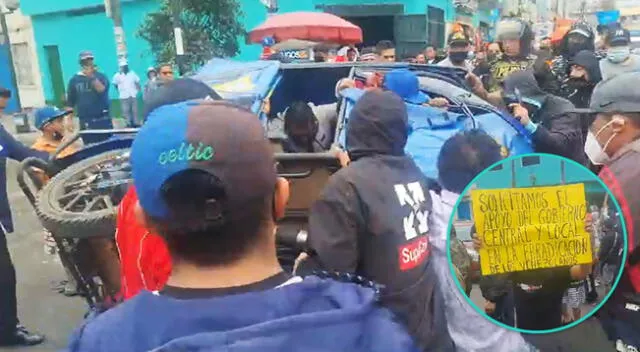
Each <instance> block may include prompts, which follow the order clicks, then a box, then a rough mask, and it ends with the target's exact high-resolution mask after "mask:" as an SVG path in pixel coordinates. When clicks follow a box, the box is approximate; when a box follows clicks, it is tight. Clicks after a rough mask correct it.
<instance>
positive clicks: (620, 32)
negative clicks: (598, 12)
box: [606, 27, 631, 46]
mask: <svg viewBox="0 0 640 352" xmlns="http://www.w3.org/2000/svg"><path fill="white" fill-rule="evenodd" d="M606 42H607V44H608V45H610V46H625V45H629V44H630V43H631V33H630V32H629V31H628V30H626V29H624V28H615V27H612V28H609V30H608V32H607V37H606Z"/></svg>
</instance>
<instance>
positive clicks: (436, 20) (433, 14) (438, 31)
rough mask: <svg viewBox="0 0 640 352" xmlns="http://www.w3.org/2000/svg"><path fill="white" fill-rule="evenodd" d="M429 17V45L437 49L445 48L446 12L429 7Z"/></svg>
mask: <svg viewBox="0 0 640 352" xmlns="http://www.w3.org/2000/svg"><path fill="white" fill-rule="evenodd" d="M427 17H428V18H429V21H428V22H429V30H428V31H427V34H428V35H429V38H428V40H429V44H431V45H435V47H436V48H444V44H445V43H444V31H445V22H444V10H442V9H439V8H437V7H432V6H429V7H428V8H427Z"/></svg>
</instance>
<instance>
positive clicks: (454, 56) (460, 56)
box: [449, 51, 469, 64]
mask: <svg viewBox="0 0 640 352" xmlns="http://www.w3.org/2000/svg"><path fill="white" fill-rule="evenodd" d="M468 55H469V54H468V53H467V52H466V51H462V52H452V53H449V60H451V62H453V63H454V64H461V63H463V62H464V60H466V59H467V57H468Z"/></svg>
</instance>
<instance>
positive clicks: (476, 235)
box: [471, 233, 482, 251]
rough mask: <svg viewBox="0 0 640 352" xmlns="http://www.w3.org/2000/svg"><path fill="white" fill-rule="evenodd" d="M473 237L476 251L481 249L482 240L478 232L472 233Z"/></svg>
mask: <svg viewBox="0 0 640 352" xmlns="http://www.w3.org/2000/svg"><path fill="white" fill-rule="evenodd" d="M471 238H472V239H473V248H474V249H475V250H476V251H479V250H481V249H482V241H480V239H479V238H478V234H477V233H474V234H473V235H471Z"/></svg>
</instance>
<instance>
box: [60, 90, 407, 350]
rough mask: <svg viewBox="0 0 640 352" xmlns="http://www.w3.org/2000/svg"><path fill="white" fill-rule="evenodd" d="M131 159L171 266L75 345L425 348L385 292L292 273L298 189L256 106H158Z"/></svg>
mask: <svg viewBox="0 0 640 352" xmlns="http://www.w3.org/2000/svg"><path fill="white" fill-rule="evenodd" d="M131 166H132V170H133V179H134V187H135V188H136V191H137V194H138V197H139V201H138V203H139V204H138V205H137V206H136V210H135V212H136V214H137V215H136V216H137V217H138V219H139V221H141V224H143V225H144V226H146V227H147V228H150V229H153V230H154V231H155V232H157V233H158V234H160V235H161V236H163V237H164V238H165V240H166V243H167V247H168V249H169V252H170V254H171V256H172V263H173V270H172V273H171V276H170V277H169V280H168V282H167V285H166V286H165V287H164V289H162V290H161V291H155V292H145V291H143V292H141V293H140V294H138V295H137V296H136V297H134V298H132V299H131V300H129V301H126V302H125V303H123V304H122V305H120V306H118V307H116V308H114V309H112V310H109V311H107V312H105V313H103V314H102V315H98V316H97V317H95V318H93V319H90V320H89V321H87V322H85V324H84V325H83V326H82V327H81V328H80V329H79V330H78V331H77V333H76V334H75V336H74V337H73V338H72V341H71V343H70V346H69V350H70V351H91V352H102V351H105V352H106V351H128V352H137V351H178V350H180V351H196V350H199V351H204V350H207V351H223V350H224V351H230V350H233V351H246V352H248V351H261V352H272V351H273V352H275V351H374V352H375V351H417V350H416V349H415V347H414V344H413V341H412V340H411V338H410V337H409V335H408V334H407V333H406V332H405V331H404V330H403V328H402V327H401V325H400V324H398V323H396V322H395V321H394V319H393V316H392V314H391V313H390V312H389V311H387V310H384V309H382V308H379V306H378V304H377V290H376V289H371V288H366V287H362V286H359V285H356V284H352V283H344V282H337V281H332V280H326V279H320V278H318V277H308V278H305V279H304V280H303V279H301V278H297V277H289V275H287V274H286V273H285V272H283V270H282V268H281V267H280V265H279V263H278V259H277V257H276V244H275V233H276V220H277V219H278V218H280V217H281V216H283V215H284V210H285V206H286V203H287V200H288V196H289V194H288V192H289V187H288V183H287V181H286V180H284V179H282V178H278V177H277V174H276V170H275V160H274V157H273V152H272V150H271V146H270V143H269V141H268V139H267V138H266V137H265V135H264V130H263V128H262V126H261V124H260V122H259V120H258V118H257V117H256V116H255V115H254V114H252V113H251V112H249V111H248V110H245V109H243V108H241V107H238V106H235V105H232V104H230V103H228V102H223V101H198V102H185V103H179V104H175V105H167V106H161V107H159V108H157V109H154V110H153V112H151V114H150V115H149V116H148V120H147V122H146V123H145V124H144V125H143V127H142V129H141V130H140V132H139V133H138V135H137V136H136V139H135V141H134V143H133V146H132V149H131ZM369 286H373V287H375V285H373V284H371V283H369Z"/></svg>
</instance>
